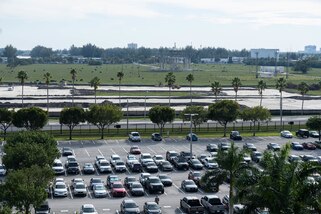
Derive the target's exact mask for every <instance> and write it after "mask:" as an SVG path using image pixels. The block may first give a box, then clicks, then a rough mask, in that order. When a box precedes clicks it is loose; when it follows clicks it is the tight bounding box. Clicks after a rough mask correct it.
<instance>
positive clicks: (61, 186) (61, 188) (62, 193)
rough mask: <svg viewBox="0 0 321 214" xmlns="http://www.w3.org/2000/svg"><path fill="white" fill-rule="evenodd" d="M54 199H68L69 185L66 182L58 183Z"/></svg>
mask: <svg viewBox="0 0 321 214" xmlns="http://www.w3.org/2000/svg"><path fill="white" fill-rule="evenodd" d="M53 195H54V197H67V195H68V190H67V185H66V184H65V183H64V182H56V183H55V184H54V187H53Z"/></svg>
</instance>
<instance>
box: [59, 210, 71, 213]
mask: <svg viewBox="0 0 321 214" xmlns="http://www.w3.org/2000/svg"><path fill="white" fill-rule="evenodd" d="M60 212H61V213H67V212H69V210H60Z"/></svg>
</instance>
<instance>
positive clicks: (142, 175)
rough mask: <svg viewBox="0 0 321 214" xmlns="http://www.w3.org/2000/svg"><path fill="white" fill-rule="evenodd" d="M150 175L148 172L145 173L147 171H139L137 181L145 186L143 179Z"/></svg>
mask: <svg viewBox="0 0 321 214" xmlns="http://www.w3.org/2000/svg"><path fill="white" fill-rule="evenodd" d="M150 176H151V174H150V173H147V172H143V173H141V174H140V176H139V182H140V183H141V184H142V185H143V186H145V181H146V179H147V178H148V177H150Z"/></svg>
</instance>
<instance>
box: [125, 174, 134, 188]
mask: <svg viewBox="0 0 321 214" xmlns="http://www.w3.org/2000/svg"><path fill="white" fill-rule="evenodd" d="M134 182H137V180H136V177H134V176H127V177H126V178H125V179H124V186H125V187H126V188H129V187H130V185H131V184H132V183H134Z"/></svg>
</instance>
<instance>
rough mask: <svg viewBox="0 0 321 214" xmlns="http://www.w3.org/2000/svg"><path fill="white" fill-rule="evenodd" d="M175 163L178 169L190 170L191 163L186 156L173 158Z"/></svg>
mask: <svg viewBox="0 0 321 214" xmlns="http://www.w3.org/2000/svg"><path fill="white" fill-rule="evenodd" d="M173 165H174V166H175V167H176V169H182V170H188V168H189V165H188V163H187V160H186V159H185V158H184V157H181V156H177V157H175V158H174V159H173Z"/></svg>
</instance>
